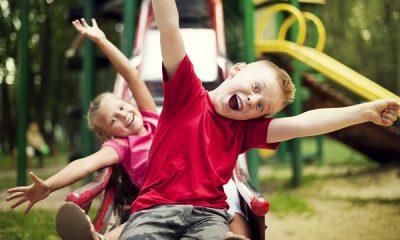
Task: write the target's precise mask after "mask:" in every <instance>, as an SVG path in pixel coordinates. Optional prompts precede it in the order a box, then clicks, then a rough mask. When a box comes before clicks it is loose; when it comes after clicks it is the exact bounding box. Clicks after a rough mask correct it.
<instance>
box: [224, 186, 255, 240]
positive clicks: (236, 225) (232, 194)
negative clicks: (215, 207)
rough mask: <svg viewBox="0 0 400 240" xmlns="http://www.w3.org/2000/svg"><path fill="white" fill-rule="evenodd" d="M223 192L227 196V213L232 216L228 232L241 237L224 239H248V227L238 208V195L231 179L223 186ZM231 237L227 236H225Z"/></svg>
mask: <svg viewBox="0 0 400 240" xmlns="http://www.w3.org/2000/svg"><path fill="white" fill-rule="evenodd" d="M224 191H225V193H226V196H227V199H226V201H227V203H228V204H229V209H228V212H229V213H230V214H231V215H232V218H231V219H230V221H229V230H230V231H231V232H232V233H234V234H233V235H235V234H236V235H242V238H238V237H239V236H237V237H236V238H227V237H226V239H246V238H248V239H250V237H251V232H250V226H249V224H248V221H247V219H246V218H245V217H244V216H243V215H244V214H243V212H242V209H241V207H240V199H239V193H238V190H237V188H236V184H235V182H234V181H233V180H232V179H231V180H229V182H228V183H227V184H225V185H224ZM233 235H232V234H227V236H233ZM243 236H245V237H243Z"/></svg>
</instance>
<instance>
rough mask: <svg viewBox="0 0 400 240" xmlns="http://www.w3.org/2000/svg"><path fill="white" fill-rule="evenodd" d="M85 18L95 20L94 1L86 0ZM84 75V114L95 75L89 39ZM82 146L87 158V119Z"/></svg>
mask: <svg viewBox="0 0 400 240" xmlns="http://www.w3.org/2000/svg"><path fill="white" fill-rule="evenodd" d="M85 18H86V20H87V21H89V22H91V19H92V18H93V0H85ZM84 48H85V49H84V52H85V55H84V61H83V67H84V75H83V81H82V87H81V91H82V112H83V113H87V111H88V109H89V104H90V101H91V99H92V96H93V75H94V74H93V73H94V56H93V52H94V49H93V48H94V46H93V43H92V42H91V41H90V40H89V39H85V42H84ZM81 129H82V146H83V155H84V156H87V155H89V154H91V153H92V142H93V138H92V134H91V133H90V131H89V129H88V128H87V122H86V118H83V119H82V127H81Z"/></svg>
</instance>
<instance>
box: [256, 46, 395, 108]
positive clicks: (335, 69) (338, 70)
mask: <svg viewBox="0 0 400 240" xmlns="http://www.w3.org/2000/svg"><path fill="white" fill-rule="evenodd" d="M255 50H256V53H257V54H262V53H282V54H286V55H289V56H291V57H293V58H295V59H297V60H299V61H301V62H303V63H304V64H306V65H308V66H310V67H312V68H314V69H315V70H316V71H318V72H320V73H322V74H324V75H325V76H327V77H328V78H330V79H331V80H333V81H335V82H336V83H338V84H340V85H341V86H344V87H345V88H347V89H349V90H350V91H352V92H354V93H356V94H358V95H359V96H361V97H363V98H365V99H366V100H370V101H371V100H376V99H380V98H394V99H398V100H399V101H400V97H399V96H397V95H396V94H394V93H392V92H390V91H389V90H387V89H385V88H383V87H382V86H380V85H378V84H377V83H375V82H373V81H371V80H370V79H368V78H366V77H364V76H363V75H361V74H359V73H357V72H356V71H354V70H352V69H351V68H349V67H347V66H345V65H344V64H342V63H340V62H338V61H336V60H335V59H333V58H331V57H329V56H328V55H326V54H324V53H323V52H320V51H317V50H315V49H314V48H310V47H307V46H301V45H298V44H296V43H293V42H289V41H285V40H257V41H256V43H255Z"/></svg>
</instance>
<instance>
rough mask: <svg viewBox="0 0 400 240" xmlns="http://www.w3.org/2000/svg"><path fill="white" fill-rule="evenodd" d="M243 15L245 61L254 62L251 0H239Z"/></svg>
mask: <svg viewBox="0 0 400 240" xmlns="http://www.w3.org/2000/svg"><path fill="white" fill-rule="evenodd" d="M241 4H242V7H241V9H243V15H244V23H243V35H244V43H245V50H246V61H247V62H254V60H255V59H256V56H255V53H254V5H253V1H251V0H242V1H241Z"/></svg>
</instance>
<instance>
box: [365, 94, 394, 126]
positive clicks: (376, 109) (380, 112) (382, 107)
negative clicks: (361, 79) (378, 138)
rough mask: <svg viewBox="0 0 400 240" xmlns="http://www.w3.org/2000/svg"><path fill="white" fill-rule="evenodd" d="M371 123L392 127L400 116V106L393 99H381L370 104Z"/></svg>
mask: <svg viewBox="0 0 400 240" xmlns="http://www.w3.org/2000/svg"><path fill="white" fill-rule="evenodd" d="M370 104H371V110H372V111H371V115H370V121H371V122H373V123H375V124H378V125H382V126H391V125H392V124H393V123H394V122H395V121H396V120H397V117H398V115H399V110H400V104H399V103H398V102H396V101H395V100H393V99H380V100H376V101H373V102H371V103H370Z"/></svg>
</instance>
